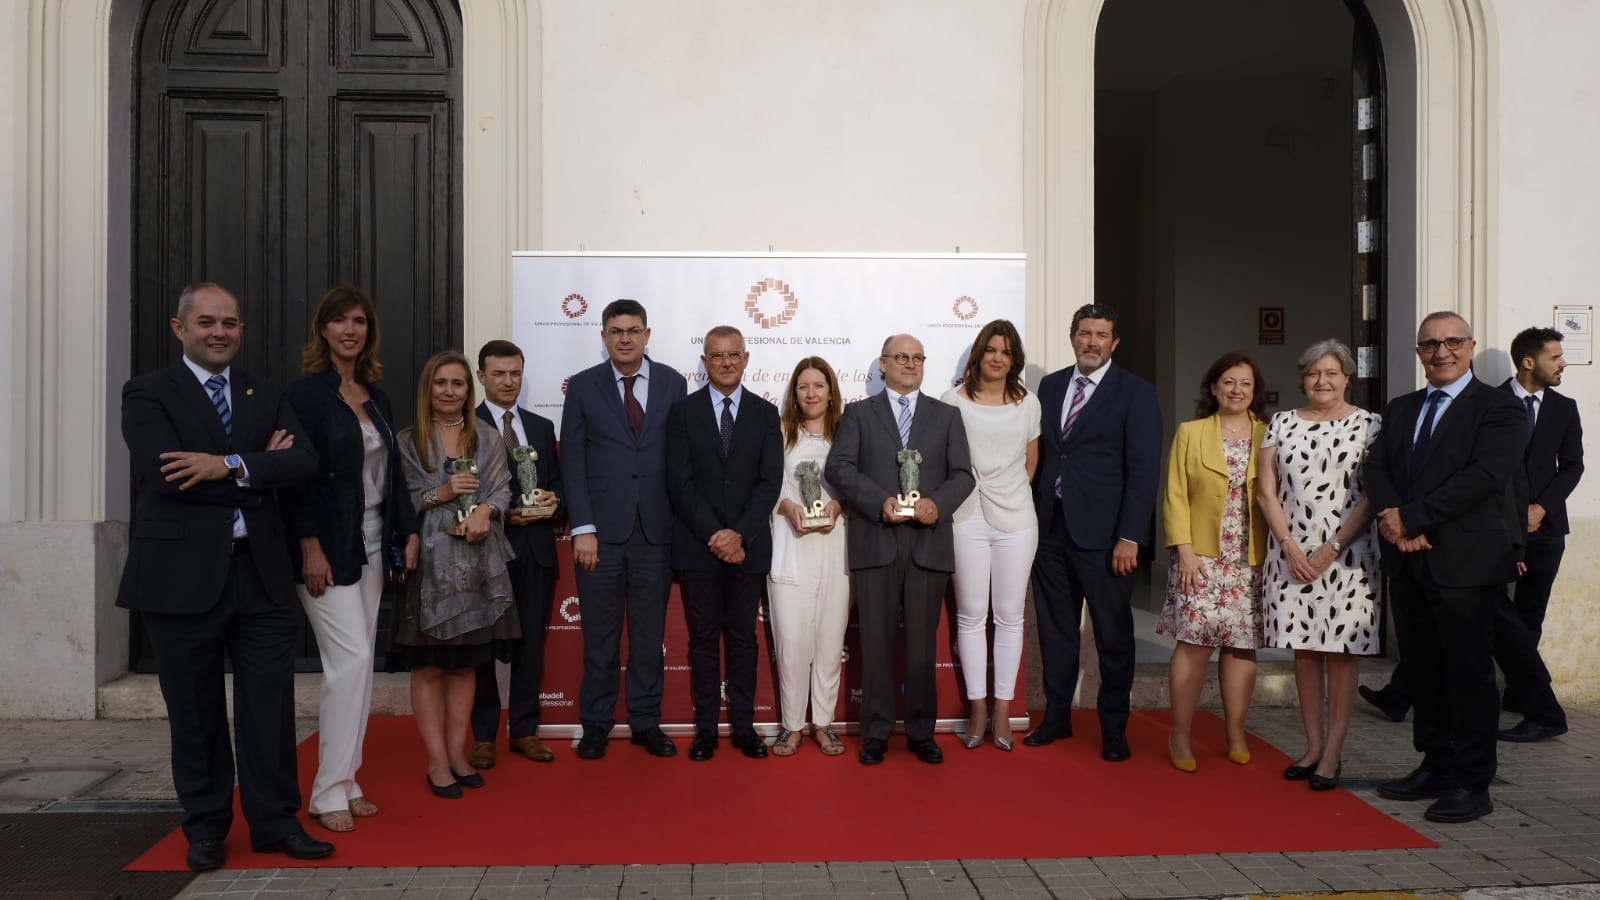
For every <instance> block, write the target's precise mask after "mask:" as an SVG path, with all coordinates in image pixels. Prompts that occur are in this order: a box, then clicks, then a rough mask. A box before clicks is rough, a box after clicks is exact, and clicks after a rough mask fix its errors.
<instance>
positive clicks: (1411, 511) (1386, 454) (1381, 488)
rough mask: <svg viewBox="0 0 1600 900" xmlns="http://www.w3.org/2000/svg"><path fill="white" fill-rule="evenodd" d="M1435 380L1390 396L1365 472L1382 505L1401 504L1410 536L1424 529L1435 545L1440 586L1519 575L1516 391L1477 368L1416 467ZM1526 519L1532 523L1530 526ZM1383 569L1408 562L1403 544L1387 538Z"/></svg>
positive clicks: (1431, 568)
mask: <svg viewBox="0 0 1600 900" xmlns="http://www.w3.org/2000/svg"><path fill="white" fill-rule="evenodd" d="M1427 392H1428V389H1427V388H1424V389H1422V390H1419V391H1413V392H1411V393H1409V394H1404V395H1402V396H1400V397H1396V398H1395V399H1394V400H1392V401H1390V403H1389V408H1388V409H1387V410H1385V411H1384V414H1383V426H1384V427H1383V430H1382V431H1381V432H1379V434H1378V439H1377V441H1376V442H1375V443H1374V446H1373V448H1372V453H1371V454H1370V455H1369V456H1368V457H1367V463H1366V467H1365V469H1364V471H1363V478H1364V481H1365V483H1366V486H1367V495H1368V496H1369V497H1371V498H1372V503H1373V505H1374V507H1375V508H1376V509H1378V510H1384V509H1388V508H1390V507H1396V508H1398V509H1399V510H1400V519H1401V521H1402V522H1403V523H1405V529H1406V533H1407V534H1409V535H1417V534H1426V535H1427V536H1428V542H1429V543H1431V544H1432V545H1433V549H1432V550H1422V551H1419V553H1420V554H1421V555H1422V559H1423V561H1424V562H1425V564H1426V565H1427V571H1428V573H1429V575H1430V576H1431V577H1432V578H1433V580H1434V583H1436V584H1438V585H1439V586H1441V587H1477V586H1483V585H1492V584H1505V583H1508V582H1511V581H1515V580H1516V578H1517V572H1516V561H1517V554H1518V550H1519V548H1520V546H1521V544H1522V539H1521V536H1520V535H1518V534H1516V530H1517V524H1516V523H1517V522H1518V521H1522V522H1526V521H1527V511H1526V509H1525V508H1524V509H1523V510H1522V511H1521V514H1520V515H1519V514H1518V510H1516V509H1508V508H1507V507H1508V506H1515V505H1516V504H1517V500H1518V498H1517V496H1516V493H1517V492H1516V490H1515V485H1516V476H1517V470H1518V469H1519V468H1520V467H1521V465H1522V450H1523V443H1524V437H1523V436H1524V434H1525V433H1526V431H1527V417H1526V413H1525V412H1524V410H1523V408H1522V404H1521V403H1519V402H1517V400H1516V398H1514V397H1512V396H1511V394H1510V392H1508V391H1497V390H1495V389H1494V388H1492V387H1489V386H1488V385H1486V384H1484V383H1483V382H1481V381H1479V380H1477V378H1476V377H1473V378H1472V380H1471V381H1469V382H1468V383H1467V386H1466V387H1465V388H1463V389H1462V391H1461V395H1460V396H1458V397H1457V398H1456V399H1455V400H1453V401H1452V402H1451V403H1450V406H1449V408H1447V409H1446V410H1445V411H1444V414H1443V415H1441V416H1439V419H1438V421H1436V422H1435V423H1434V426H1433V437H1432V439H1431V440H1430V441H1429V443H1428V451H1427V456H1426V457H1425V458H1424V459H1423V461H1422V466H1421V470H1420V471H1419V472H1417V473H1415V474H1413V473H1412V472H1411V445H1412V433H1413V432H1414V431H1415V430H1416V426H1417V419H1418V416H1419V415H1420V414H1421V412H1422V403H1423V400H1424V398H1425V397H1426V395H1427ZM1524 527H1525V526H1524ZM1379 543H1380V545H1381V546H1382V552H1383V567H1384V569H1385V571H1393V569H1394V568H1395V566H1397V565H1398V564H1399V563H1400V562H1401V561H1402V557H1404V556H1406V554H1402V553H1401V552H1400V551H1399V548H1397V547H1395V546H1394V545H1393V544H1391V543H1389V542H1388V541H1380V542H1379Z"/></svg>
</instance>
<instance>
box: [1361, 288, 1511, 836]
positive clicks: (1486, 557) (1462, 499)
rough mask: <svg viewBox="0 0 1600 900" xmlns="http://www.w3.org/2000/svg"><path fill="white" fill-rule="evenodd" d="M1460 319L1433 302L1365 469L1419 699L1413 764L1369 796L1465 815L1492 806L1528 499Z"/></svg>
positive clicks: (1507, 401) (1506, 402)
mask: <svg viewBox="0 0 1600 900" xmlns="http://www.w3.org/2000/svg"><path fill="white" fill-rule="evenodd" d="M1475 347H1476V343H1475V342H1474V341H1473V339H1472V329H1471V327H1470V326H1469V325H1468V324H1467V322H1466V320H1465V319H1463V318H1461V316H1459V315H1457V314H1455V313H1453V312H1436V313H1431V314H1429V315H1428V316H1427V317H1426V318H1424V319H1423V320H1422V325H1421V327H1420V328H1419V329H1418V330H1417V356H1418V358H1419V359H1420V360H1421V362H1422V367H1423V369H1424V371H1425V373H1426V375H1427V382H1428V383H1427V386H1425V387H1424V388H1423V389H1422V390H1419V391H1414V392H1412V393H1409V394H1405V395H1403V396H1400V397H1397V398H1395V399H1394V400H1393V401H1391V402H1390V403H1389V407H1388V409H1387V410H1385V411H1384V416H1383V421H1384V429H1383V431H1382V432H1381V433H1380V434H1379V435H1378V438H1377V440H1376V442H1375V443H1374V445H1373V448H1372V452H1371V454H1370V455H1369V457H1368V460H1367V464H1366V467H1365V469H1364V472H1363V474H1364V478H1365V481H1366V486H1367V496H1368V497H1369V498H1370V499H1371V501H1372V504H1373V506H1374V507H1375V508H1376V509H1377V510H1378V534H1379V535H1380V536H1381V537H1382V538H1383V541H1382V542H1381V545H1382V552H1383V569H1384V571H1385V572H1386V573H1387V574H1388V576H1389V596H1390V599H1391V600H1392V601H1393V606H1392V609H1393V611H1394V622H1395V631H1396V633H1397V635H1398V637H1399V641H1400V656H1401V658H1402V659H1404V660H1405V661H1406V671H1407V681H1408V685H1407V686H1408V688H1409V689H1410V691H1411V692H1412V695H1413V701H1414V703H1415V706H1416V717H1415V720H1414V724H1413V726H1412V728H1413V731H1412V735H1413V742H1414V744H1415V745H1416V748H1417V749H1418V750H1419V751H1421V752H1422V754H1423V758H1422V764H1421V765H1420V766H1418V767H1417V768H1416V769H1415V770H1414V771H1413V772H1411V774H1409V775H1407V776H1406V777H1405V778H1401V779H1396V780H1394V781H1386V782H1384V783H1383V784H1382V785H1380V786H1379V788H1378V793H1379V794H1381V795H1383V796H1384V797H1387V798H1389V799H1391V800H1423V799H1431V800H1433V801H1434V802H1433V804H1432V805H1430V806H1429V807H1428V809H1427V812H1426V813H1424V816H1425V817H1426V818H1427V819H1429V820H1430V821H1434V822H1469V821H1472V820H1473V819H1477V818H1479V817H1481V816H1484V815H1487V814H1488V813H1490V812H1493V811H1494V804H1493V803H1492V802H1491V801H1490V798H1489V782H1490V780H1491V779H1493V778H1494V773H1495V729H1496V728H1497V727H1499V719H1500V715H1499V712H1500V696H1499V691H1498V688H1497V687H1496V685H1495V676H1494V658H1493V652H1494V636H1495V616H1496V613H1497V605H1498V604H1499V603H1500V602H1501V601H1502V600H1503V599H1504V596H1505V586H1506V584H1508V583H1510V582H1512V581H1514V580H1516V577H1517V564H1518V561H1519V555H1520V551H1521V546H1522V543H1523V539H1522V532H1524V531H1525V530H1526V527H1527V526H1526V514H1527V511H1526V508H1525V507H1522V506H1521V505H1520V504H1519V503H1517V501H1516V500H1515V499H1513V497H1512V494H1513V493H1521V492H1520V491H1516V492H1514V491H1513V490H1511V489H1510V488H1511V487H1513V486H1518V481H1517V474H1518V467H1519V466H1520V465H1521V464H1522V453H1523V447H1524V445H1525V444H1526V442H1527V441H1526V429H1527V426H1526V423H1525V417H1524V415H1523V410H1522V404H1520V403H1518V402H1517V400H1516V398H1514V397H1512V396H1511V394H1510V393H1508V392H1506V391H1497V390H1495V389H1494V388H1491V387H1489V386H1488V385H1486V384H1484V383H1483V382H1481V381H1478V380H1477V379H1476V378H1474V377H1473V375H1472V354H1473V351H1474V349H1475Z"/></svg>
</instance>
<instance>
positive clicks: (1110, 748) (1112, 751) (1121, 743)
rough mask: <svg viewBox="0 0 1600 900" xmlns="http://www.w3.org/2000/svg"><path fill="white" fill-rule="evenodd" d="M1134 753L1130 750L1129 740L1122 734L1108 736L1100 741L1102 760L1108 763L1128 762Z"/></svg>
mask: <svg viewBox="0 0 1600 900" xmlns="http://www.w3.org/2000/svg"><path fill="white" fill-rule="evenodd" d="M1132 755H1133V751H1132V750H1129V749H1128V738H1127V737H1126V736H1124V735H1120V734H1108V735H1106V736H1105V737H1104V738H1101V741H1100V758H1101V759H1103V760H1105V761H1106V762H1126V761H1127V759H1128V757H1130V756H1132Z"/></svg>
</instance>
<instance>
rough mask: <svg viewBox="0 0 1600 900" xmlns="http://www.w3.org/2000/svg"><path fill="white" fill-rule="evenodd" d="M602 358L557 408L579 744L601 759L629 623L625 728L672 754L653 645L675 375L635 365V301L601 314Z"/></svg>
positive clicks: (665, 578) (643, 359) (657, 630)
mask: <svg viewBox="0 0 1600 900" xmlns="http://www.w3.org/2000/svg"><path fill="white" fill-rule="evenodd" d="M600 329H601V336H602V337H603V338H604V340H605V345H606V352H607V354H608V356H609V357H610V358H609V359H607V360H606V361H605V362H603V363H601V364H599V365H598V366H595V367H593V368H590V369H584V370H583V371H582V372H579V373H577V374H576V375H573V376H572V378H571V380H570V381H569V382H568V383H567V399H566V403H565V404H564V405H563V406H562V409H561V466H562V470H563V472H562V475H563V479H564V481H565V483H566V489H567V493H566V497H565V498H564V499H565V500H566V503H567V517H568V519H569V521H570V522H571V524H572V556H573V561H574V563H576V568H577V576H578V596H579V597H580V598H581V600H580V602H581V604H582V606H581V608H582V610H583V687H582V688H581V689H580V690H579V692H578V705H579V717H580V719H581V720H582V722H583V738H582V739H581V740H580V741H579V742H578V758H579V759H599V758H600V757H602V756H605V754H606V741H607V739H608V738H609V737H610V734H611V727H612V725H613V724H615V723H614V719H613V711H614V710H615V708H616V705H617V669H618V664H619V659H618V656H619V653H620V642H621V640H622V623H623V620H624V617H626V620H627V623H628V687H627V691H628V693H627V696H628V726H629V728H630V730H631V731H632V732H633V743H635V744H638V745H640V746H642V747H644V748H645V749H646V750H647V751H649V752H650V753H651V754H652V755H655V756H672V755H674V754H676V753H677V752H678V748H677V747H676V746H674V745H673V743H672V739H671V738H669V737H667V735H666V733H665V732H663V731H662V730H661V674H662V665H661V641H662V635H663V632H664V630H665V627H666V617H667V598H668V596H669V595H670V594H671V591H672V567H671V553H672V508H671V505H670V504H669V503H668V500H667V479H666V463H667V440H666V434H667V410H669V409H670V408H671V407H672V404H673V403H676V402H677V401H678V400H681V399H682V398H683V397H684V395H685V393H686V387H687V385H686V383H685V382H684V379H683V376H682V375H679V374H678V373H677V372H674V371H673V370H672V369H670V368H668V367H667V366H664V365H661V364H660V363H657V362H653V361H651V360H650V358H649V357H647V356H646V355H645V348H646V347H647V346H648V345H649V343H650V327H649V322H648V319H647V317H646V313H645V309H644V306H642V305H641V304H640V303H639V302H638V301H637V300H626V299H623V300H616V301H613V302H612V303H610V304H608V305H607V306H606V308H605V310H604V311H603V312H602V313H601V314H600Z"/></svg>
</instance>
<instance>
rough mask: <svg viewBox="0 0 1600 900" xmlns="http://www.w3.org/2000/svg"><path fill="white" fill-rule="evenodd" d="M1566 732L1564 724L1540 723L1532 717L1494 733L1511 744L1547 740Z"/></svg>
mask: <svg viewBox="0 0 1600 900" xmlns="http://www.w3.org/2000/svg"><path fill="white" fill-rule="evenodd" d="M1566 733H1567V726H1566V725H1564V724H1563V725H1541V724H1539V723H1538V722H1535V721H1534V720H1532V719H1523V720H1522V721H1521V722H1518V723H1517V727H1515V728H1507V729H1506V730H1504V731H1499V732H1496V733H1495V737H1498V738H1499V739H1500V740H1502V741H1510V742H1512V743H1513V744H1532V743H1536V742H1538V741H1548V740H1550V739H1551V738H1556V737H1560V736H1562V735H1563V734H1566Z"/></svg>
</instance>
